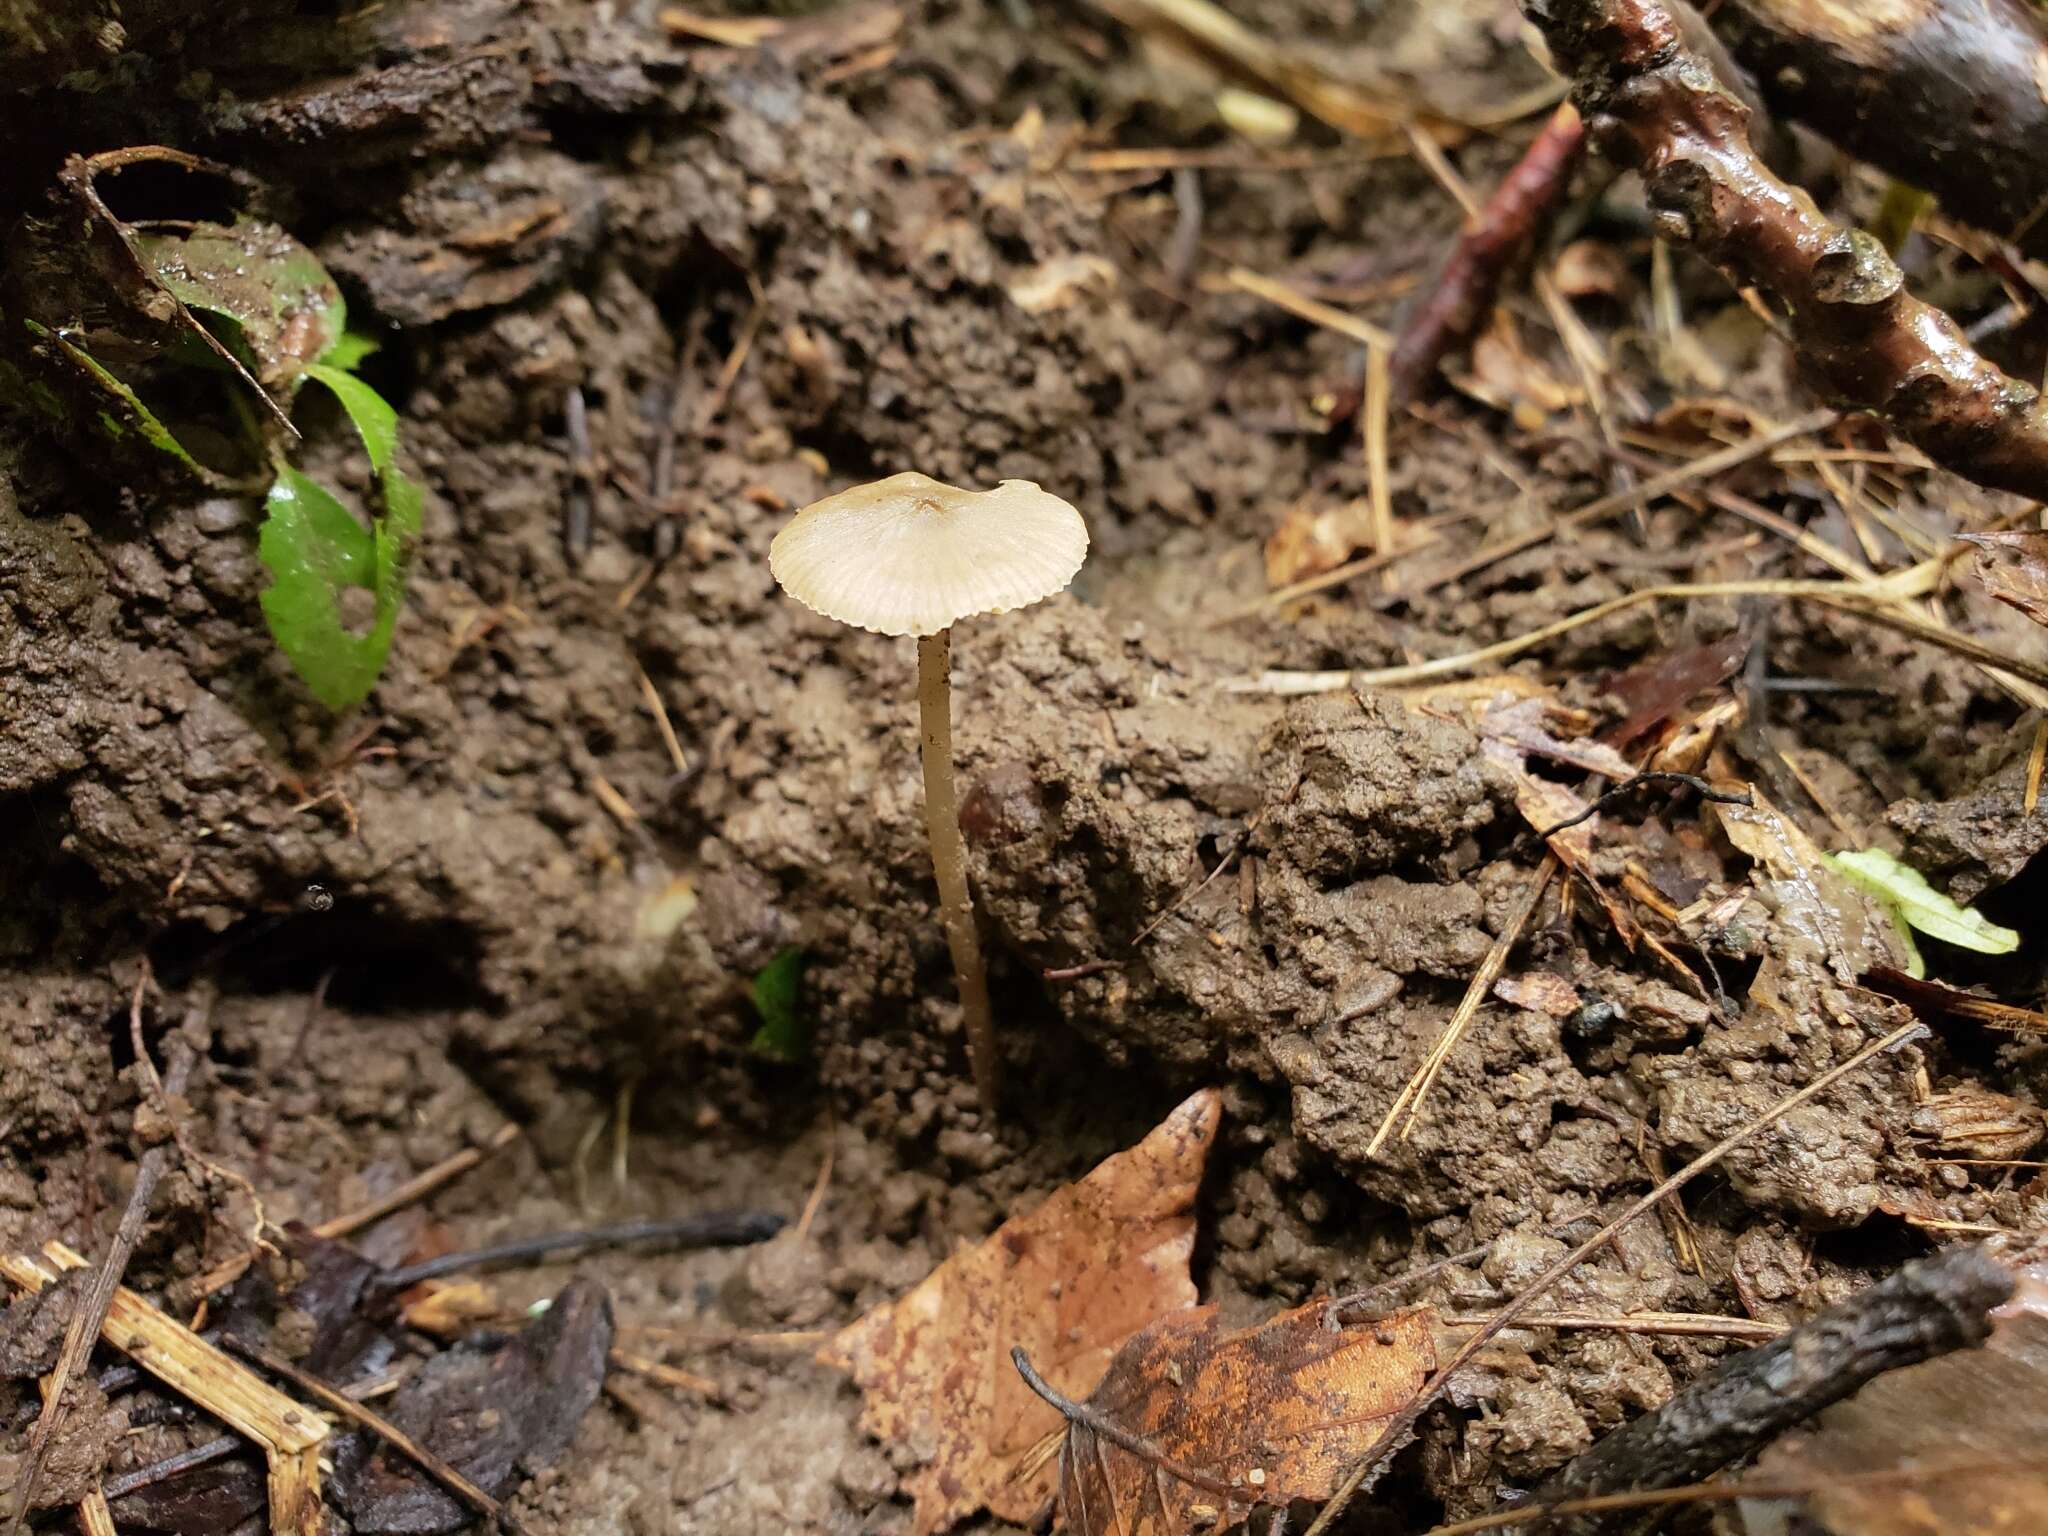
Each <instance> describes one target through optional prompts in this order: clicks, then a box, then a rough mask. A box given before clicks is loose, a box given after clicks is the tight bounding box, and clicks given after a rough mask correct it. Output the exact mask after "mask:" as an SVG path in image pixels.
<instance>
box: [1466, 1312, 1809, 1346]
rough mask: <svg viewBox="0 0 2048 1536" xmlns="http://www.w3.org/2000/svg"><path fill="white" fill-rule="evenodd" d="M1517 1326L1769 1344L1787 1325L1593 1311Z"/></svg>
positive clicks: (1481, 1317) (1487, 1316) (1532, 1317)
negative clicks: (1614, 1314)
mask: <svg viewBox="0 0 2048 1536" xmlns="http://www.w3.org/2000/svg"><path fill="white" fill-rule="evenodd" d="M1442 1321H1443V1325H1444V1326H1445V1327H1446V1328H1484V1327H1487V1326H1488V1325H1489V1324H1491V1323H1492V1322H1493V1314H1492V1313H1490V1312H1486V1313H1478V1314H1474V1315H1471V1316H1465V1317H1446V1318H1444V1319H1443V1320H1442ZM1514 1326H1515V1327H1517V1328H1559V1329H1585V1330H1589V1331H1593V1332H1601V1333H1644V1334H1653V1335H1658V1336H1667V1337H1678V1338H1695V1339H1749V1340H1751V1341H1752V1342H1756V1343H1768V1342H1769V1341H1770V1340H1772V1339H1775V1338H1777V1337H1778V1336H1779V1335H1780V1334H1782V1333H1784V1332H1785V1331H1786V1326H1787V1325H1786V1324H1783V1323H1767V1322H1764V1321H1762V1320H1761V1319H1758V1318H1753V1317H1717V1316H1715V1315H1714V1314H1712V1313H1709V1312H1628V1313H1622V1314H1619V1315H1616V1316H1602V1315H1600V1314H1598V1313H1594V1312H1526V1313H1524V1314H1523V1315H1522V1316H1520V1317H1518V1318H1517V1319H1515V1323H1514Z"/></svg>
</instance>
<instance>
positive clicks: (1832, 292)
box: [1523, 0, 2048, 498]
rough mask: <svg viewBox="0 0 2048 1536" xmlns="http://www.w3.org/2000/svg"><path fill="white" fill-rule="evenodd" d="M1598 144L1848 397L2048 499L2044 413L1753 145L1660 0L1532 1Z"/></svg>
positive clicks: (1662, 218)
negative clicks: (1766, 304) (1757, 291)
mask: <svg viewBox="0 0 2048 1536" xmlns="http://www.w3.org/2000/svg"><path fill="white" fill-rule="evenodd" d="M1523 9H1524V11H1525V12H1526V13H1527V15H1528V16H1529V18H1530V19H1531V20H1532V21H1534V22H1535V23H1536V25H1537V26H1538V27H1540V28H1541V29H1542V31H1543V34H1544V37H1545V38H1546V40H1547V41H1548V42H1549V44H1550V50H1551V53H1552V54H1553V55H1554V56H1555V57H1556V59H1557V61H1558V64H1559V65H1560V67H1562V68H1564V69H1566V70H1568V71H1569V72H1570V73H1571V75H1572V77H1573V94H1574V98H1575V99H1576V101H1577V103H1578V106H1579V110H1580V111H1581V112H1582V113H1584V114H1585V118H1586V127H1587V132H1588V133H1589V134H1590V136H1591V138H1592V140H1593V142H1594V143H1595V144H1596V145H1597V146H1598V147H1599V148H1600V149H1602V150H1603V151H1605V152H1606V153H1607V154H1609V155H1612V156H1613V157H1614V158H1616V159H1617V160H1619V161H1621V162H1623V163H1625V164H1628V165H1631V166H1634V167H1636V168H1637V169H1639V170H1640V171H1641V172H1642V176H1643V184H1644V187H1645V190H1646V191H1647V193H1648V196H1649V200H1650V204H1651V207H1652V208H1653V209H1654V210H1655V212H1656V216H1657V222H1658V226H1659V229H1660V232H1661V233H1663V234H1665V235H1667V236H1668V237H1670V238H1672V239H1675V240H1683V241H1687V242H1690V243H1691V244H1693V245H1695V246H1697V247H1698V248H1699V249H1700V251H1701V252H1702V253H1703V254H1704V255H1706V256H1707V257H1708V258H1709V259H1710V260H1712V261H1713V262H1715V263H1716V264H1717V265H1718V266H1720V267H1721V268H1722V269H1723V270H1725V271H1726V272H1728V273H1729V274H1730V276H1732V277H1733V278H1734V279H1735V280H1736V281H1738V282H1741V283H1745V284H1754V285H1755V286H1757V287H1759V288H1761V289H1763V290H1765V291H1766V292H1769V293H1771V294H1774V295H1776V296H1777V297H1778V299H1779V300H1780V301H1781V302H1782V303H1783V304H1784V305H1785V306H1786V308H1787V309H1788V310H1789V312H1790V318H1791V327H1792V332H1793V337H1794V341H1795V343H1796V344H1797V346H1798V349H1799V353H1800V356H1801V360H1802V361H1803V362H1804V363H1805V364H1806V365H1807V366H1808V368H1809V369H1810V371H1811V372H1812V373H1813V374H1814V375H1815V376H1816V380H1817V382H1818V383H1819V384H1820V385H1821V386H1822V387H1823V388H1825V389H1826V390H1827V391H1828V392H1829V393H1830V394H1831V395H1832V396H1833V398H1834V399H1835V400H1836V402H1837V403H1839V404H1842V405H1845V406H1852V407H1855V408H1858V409H1861V410H1866V411H1872V412H1875V413H1876V414H1878V415H1881V416H1883V417H1885V418H1886V419H1888V420H1889V421H1890V422H1891V423H1892V424H1893V425H1894V426H1895V427H1897V428H1898V430H1899V431H1900V432H1901V433H1902V434H1903V435H1904V436H1905V437H1907V438H1908V439H1910V440H1911V441H1912V442H1913V443H1914V444H1915V445H1917V446H1918V447H1919V448H1920V449H1921V450H1922V451H1923V452H1925V453H1926V454H1927V455H1928V456H1929V457H1930V458H1933V459H1934V460H1935V461H1936V462H1938V463H1940V464H1943V465H1945V466H1947V467H1948V468H1950V469H1953V470H1954V471H1956V473H1958V474H1961V475H1965V476H1967V477H1969V478H1970V479H1972V480H1975V481H1977V482H1978V483H1979V484H1981V485H1988V486H1995V487H1997V488H1999V489H2001V490H2009V491H2017V492H2018V493H2020V494H2021V495H2023V496H2031V497H2035V498H2048V408H2044V406H2043V404H2042V402H2041V398H2040V396H2039V394H2038V393H2037V392H2036V391H2035V390H2033V389H2031V388H2029V387H2028V386H2027V385H2025V384H2021V383H2019V382H2018V381H2016V380H2013V379H2010V378H2008V377H2006V375H2005V374H2003V373H2001V372H2000V371H1999V370H1998V369H1997V368H1996V367H1994V366H1993V365H1992V364H1991V363H1989V362H1987V361H1986V360H1985V359H1983V358H1982V357H1980V356H1978V355H1977V353H1976V351H1975V350H1974V349H1972V348H1971V346H1970V344H1969V342H1968V341H1967V340H1965V338H1964V336H1963V333H1962V331H1961V329H1960V328H1959V327H1957V325H1956V324H1955V322H1954V321H1953V320H1951V319H1949V318H1948V316H1947V315H1945V314H1943V313H1942V312H1941V311H1940V310H1937V309H1935V308H1933V307H1932V306H1930V305H1927V304H1923V303H1922V302H1920V300H1918V299H1916V298H1914V297H1913V296H1912V295H1911V294H1910V293H1908V292H1907V291H1906V284H1905V278H1904V275H1903V274H1902V273H1901V272H1900V271H1899V269H1898V266H1897V264H1896V263H1894V262H1893V261H1892V259H1891V258H1890V257H1889V256H1887V255H1886V254H1885V252H1884V248H1883V247H1882V246H1881V245H1880V244H1879V243H1878V242H1877V240H1876V239H1874V238H1873V237H1872V236H1870V235H1868V234H1866V233H1864V232H1863V231H1861V230H1855V229H1845V228H1843V227H1841V226H1840V225H1837V224H1834V223H1833V222H1831V221H1830V220H1829V219H1827V218H1826V217H1825V216H1824V215H1823V214H1822V213H1821V212H1820V210H1819V209H1818V208H1817V207H1815V205H1814V202H1813V199H1812V198H1810V197H1808V196H1807V195H1806V194H1805V193H1804V192H1802V191H1800V190H1798V189H1797V188H1795V187H1789V186H1787V185H1786V184H1785V183H1784V182H1782V181H1780V180H1779V179H1778V178H1777V177H1776V176H1774V175H1772V174H1771V172H1770V171H1769V170H1768V169H1767V168H1766V167H1765V166H1764V164H1763V162H1762V161H1761V160H1760V159H1758V157H1757V155H1756V152H1755V151H1754V150H1753V149H1752V148H1751V146H1750V142H1749V132H1748V119H1749V110H1748V108H1746V107H1745V106H1744V105H1743V104H1742V103H1741V102H1740V101H1739V100H1737V99H1736V97H1735V96H1733V95H1732V94H1731V93H1730V92H1729V91H1728V90H1726V89H1725V88H1724V87H1723V86H1722V85H1721V84H1720V83H1719V82H1718V80H1717V79H1716V78H1715V76H1714V73H1713V71H1712V70H1711V69H1710V68H1709V67H1708V65H1707V64H1706V63H1705V62H1704V61H1703V60H1702V59H1701V58H1700V56H1699V55H1698V54H1697V53H1696V52H1694V51H1693V50H1692V49H1691V48H1690V47H1688V46H1687V44H1686V42H1685V39H1684V35H1683V33H1682V32H1681V31H1680V30H1679V28H1678V26H1677V24H1676V23H1675V22H1674V21H1673V19H1672V15H1671V12H1670V11H1669V10H1668V9H1667V8H1666V7H1665V6H1664V5H1663V4H1662V3H1660V0H1523Z"/></svg>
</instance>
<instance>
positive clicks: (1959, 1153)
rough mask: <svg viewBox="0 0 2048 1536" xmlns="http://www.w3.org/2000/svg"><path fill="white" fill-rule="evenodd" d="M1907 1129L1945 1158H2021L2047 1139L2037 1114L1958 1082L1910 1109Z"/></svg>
mask: <svg viewBox="0 0 2048 1536" xmlns="http://www.w3.org/2000/svg"><path fill="white" fill-rule="evenodd" d="M1908 1128H1909V1129H1910V1130H1911V1131H1912V1133H1913V1134H1914V1135H1915V1136H1916V1137H1919V1138H1920V1139H1922V1140H1924V1141H1926V1142H1928V1143H1930V1144H1931V1145H1932V1147H1933V1149H1934V1150H1935V1151H1938V1152H1944V1153H1947V1154H1948V1155H1949V1156H1950V1157H1966V1158H1967V1157H1983V1158H1992V1159H1998V1158H2008V1157H2025V1156H2026V1155H2027V1153H2029V1152H2031V1151H2032V1150H2033V1149H2034V1147H2035V1146H2036V1145H2038V1144H2039V1142H2040V1140H2041V1138H2042V1137H2043V1136H2044V1135H2048V1121H2044V1120H2043V1119H2042V1118H2041V1111H2040V1109H2039V1108H2037V1107H2036V1106H2034V1105H2032V1104H2029V1103H2027V1102H2026V1100H2024V1099H2016V1098H2014V1097H2013V1096H2012V1095H2011V1094H2009V1093H1995V1092H1993V1091H1992V1090H1991V1089H1989V1088H1986V1087H1984V1086H1983V1085H1981V1084H1979V1083H1964V1084H1962V1085H1961V1086H1960V1087H1957V1088H1951V1089H1949V1090H1948V1092H1946V1093H1936V1094H1931V1095H1929V1096H1928V1099H1927V1102H1926V1103H1924V1104H1919V1105H1916V1106H1914V1109H1913V1118H1912V1120H1911V1121H1910V1122H1909V1123H1908Z"/></svg>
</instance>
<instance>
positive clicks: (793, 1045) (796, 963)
mask: <svg viewBox="0 0 2048 1536" xmlns="http://www.w3.org/2000/svg"><path fill="white" fill-rule="evenodd" d="M807 959H808V957H807V956H806V955H805V954H804V951H803V946H801V945H798V944H788V945H785V946H783V947H782V948H781V949H778V950H777V951H776V952H775V958H774V959H772V960H770V961H769V962H768V963H767V964H766V965H765V966H763V967H762V968H761V971H760V974H759V975H757V976H756V977H755V978H754V980H753V982H752V984H751V985H750V986H749V987H748V988H747V997H748V999H749V1000H750V1001H751V1002H752V1003H753V1005H754V1012H755V1014H756V1015H757V1016H758V1017H759V1018H760V1020H761V1027H760V1028H759V1029H757V1030H755V1031H754V1038H753V1040H752V1041H751V1042H750V1043H749V1045H748V1049H749V1050H751V1051H752V1052H753V1053H754V1054H755V1055H756V1056H765V1057H767V1058H768V1059H769V1060H770V1061H779V1062H783V1063H785V1064H789V1065H794V1064H795V1063H797V1062H800V1061H802V1060H803V1059H804V1058H805V1057H807V1056H809V1055H810V1053H811V1021H810V1019H809V1017H808V1016H807V1015H806V1014H805V1013H804V1006H803V1004H804V963H805V961H806V960H807Z"/></svg>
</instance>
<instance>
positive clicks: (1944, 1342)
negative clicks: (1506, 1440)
mask: <svg viewBox="0 0 2048 1536" xmlns="http://www.w3.org/2000/svg"><path fill="white" fill-rule="evenodd" d="M2014 1286H2015V1281H2014V1279H2013V1275H2012V1271H2011V1270H2009V1269H2008V1268H2007V1267H2006V1266H2005V1265H2003V1264H2001V1263H1999V1261H1998V1260H1997V1259H1995V1258H1993V1257H1992V1256H1991V1255H1990V1254H1989V1253H1987V1252H1986V1251H1985V1250H1984V1248H1983V1247H1982V1246H1977V1247H1970V1248H1951V1249H1948V1250H1947V1251H1945V1252H1942V1253H1937V1254H1933V1255H1931V1256H1930V1257H1928V1258H1924V1259H1915V1260H1913V1261H1912V1262H1911V1263H1909V1264H1906V1265H1904V1266H1903V1267H1901V1268H1900V1269H1899V1270H1898V1271H1897V1272H1896V1273H1894V1274H1892V1275H1891V1276H1889V1277H1887V1278H1886V1279H1883V1280H1880V1281H1879V1282H1878V1283H1877V1284H1876V1285H1873V1286H1871V1287H1870V1288H1869V1289H1868V1290H1865V1291H1861V1292H1859V1293H1858V1294H1856V1295H1854V1296H1852V1297H1850V1298H1849V1299H1848V1300H1847V1301H1844V1302H1841V1303H1839V1304H1837V1305H1835V1306H1832V1307H1830V1308H1828V1309H1827V1310H1826V1311H1825V1312H1822V1313H1820V1314H1819V1315H1818V1316H1816V1317H1813V1318H1810V1319H1808V1320H1807V1321H1806V1322H1804V1323H1801V1324H1800V1325H1799V1326H1798V1327H1797V1328H1794V1329H1793V1330H1792V1331H1791V1332H1790V1333H1787V1334H1785V1335H1784V1336H1783V1337H1782V1338H1778V1339H1774V1340H1773V1341H1772V1342H1770V1343H1769V1344H1763V1345H1759V1346H1758V1347H1757V1348H1755V1349H1750V1350H1745V1351H1743V1352H1742V1353H1741V1354H1739V1355H1734V1356H1731V1357H1730V1358H1729V1359H1727V1360H1724V1361H1723V1362H1722V1363H1721V1364H1720V1365H1718V1366H1716V1367H1715V1368H1714V1369H1713V1370H1711V1371H1709V1372H1708V1373H1707V1374H1706V1375H1704V1376H1702V1377H1701V1378H1700V1379H1699V1380H1698V1381H1695V1382H1694V1383H1693V1384H1692V1385H1691V1386H1689V1387H1687V1388H1686V1389H1685V1390H1684V1391H1682V1392H1680V1393H1679V1394H1678V1395H1677V1396H1676V1397H1674V1398H1672V1399H1671V1400H1670V1401H1669V1402H1667V1403H1665V1404H1664V1406H1663V1407H1661V1408H1657V1409H1654V1410H1652V1411H1651V1412H1649V1413H1646V1414H1644V1415H1643V1416H1642V1417H1641V1418H1639V1419H1637V1420H1635V1421H1634V1422H1632V1423H1629V1424H1625V1425H1623V1426H1622V1427H1621V1428H1620V1429H1617V1430H1616V1431H1615V1432H1614V1433H1613V1434H1611V1435H1609V1436H1607V1437H1606V1438H1605V1439H1604V1440H1602V1441H1601V1442H1600V1443H1599V1444H1597V1445H1595V1446H1594V1447H1593V1448H1592V1449H1591V1450H1589V1451H1587V1452H1585V1453H1584V1454H1583V1455H1581V1456H1579V1457H1577V1458H1576V1459H1574V1460H1573V1461H1572V1462H1571V1463H1570V1464H1569V1465H1567V1466H1566V1467H1565V1468H1564V1470H1563V1471H1561V1472H1559V1473H1558V1474H1557V1475H1556V1476H1555V1477H1553V1478H1551V1479H1550V1481H1548V1482H1547V1483H1545V1484H1544V1485H1543V1486H1542V1487H1541V1488H1540V1489H1539V1490H1537V1494H1536V1497H1537V1499H1538V1500H1539V1501H1541V1502H1543V1503H1550V1502H1553V1501H1556V1500H1561V1499H1572V1498H1585V1497H1587V1496H1589V1495H1594V1494H1603V1493H1621V1492H1639V1491H1642V1490H1645V1489H1656V1488H1675V1487H1677V1486H1679V1485H1680V1484H1682V1483H1696V1482H1698V1481H1699V1480H1700V1479H1701V1478H1703V1477H1705V1476H1707V1475H1708V1474H1709V1473H1711V1472H1713V1471H1715V1470H1716V1469H1717V1468H1720V1467H1724V1466H1726V1465H1727V1464H1728V1463H1729V1462H1731V1461H1734V1460H1736V1459H1737V1458H1739V1457H1742V1456H1746V1455H1748V1454H1750V1453H1751V1452H1752V1451H1755V1450H1757V1449H1759V1448H1760V1447H1761V1446H1763V1445H1765V1444H1766V1443H1768V1442H1769V1441H1771V1440H1773V1439H1775V1438H1776V1437H1777V1436H1778V1435H1779V1434H1781V1433H1782V1432H1784V1431H1785V1430H1787V1429H1789V1428H1791V1427H1792V1426H1793V1425H1794V1424H1797V1423H1798V1422H1799V1421H1800V1420H1802V1419H1805V1418H1809V1417H1811V1416H1812V1415H1814V1414H1816V1413H1818V1412H1820V1410H1821V1409H1823V1408H1825V1407H1827V1406H1828V1405H1829V1404H1830V1403H1836V1402H1840V1401H1841V1400H1842V1399H1843V1398H1845V1397H1848V1396H1849V1395H1850V1394H1851V1393H1853V1392H1855V1391H1856V1390H1857V1389H1858V1388H1859V1387H1861V1386H1862V1385H1863V1384H1864V1383H1865V1382H1867V1381H1869V1380H1870V1379H1871V1378H1873V1377H1875V1376H1878V1375H1881V1374H1883V1373H1884V1372H1886V1371H1892V1370H1897V1369H1898V1368H1899V1367H1901V1366H1906V1365H1914V1364H1917V1363H1918V1362H1920V1361H1922V1360H1930V1359H1932V1358H1934V1357H1935V1356H1936V1355H1945V1354H1947V1353H1948V1352H1949V1351H1950V1350H1955V1349H1971V1348H1975V1347H1976V1346H1977V1345H1979V1344H1982V1343H1983V1342H1984V1340H1985V1339H1986V1338H1987V1337H1988V1336H1989V1335H1990V1333H1991V1316H1990V1313H1991V1309H1992V1308H1993V1307H1996V1306H1998V1305H1999V1304H2000V1303H2001V1302H2003V1301H2005V1300H2006V1299H2007V1298H2008V1297H2009V1296H2011V1295H2012V1293H2013V1290H2014ZM1600 1528H1601V1517H1599V1516H1597V1515H1596V1516H1590V1517H1587V1518H1583V1519H1579V1520H1574V1521H1571V1522H1569V1523H1566V1524H1564V1525H1562V1526H1561V1527H1560V1529H1563V1530H1569V1531H1579V1532H1590V1531H1595V1530H1598V1529H1600Z"/></svg>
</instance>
